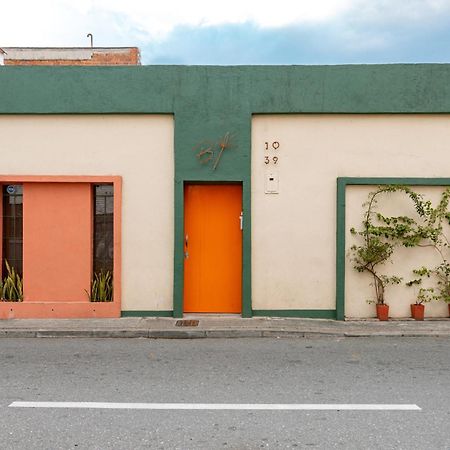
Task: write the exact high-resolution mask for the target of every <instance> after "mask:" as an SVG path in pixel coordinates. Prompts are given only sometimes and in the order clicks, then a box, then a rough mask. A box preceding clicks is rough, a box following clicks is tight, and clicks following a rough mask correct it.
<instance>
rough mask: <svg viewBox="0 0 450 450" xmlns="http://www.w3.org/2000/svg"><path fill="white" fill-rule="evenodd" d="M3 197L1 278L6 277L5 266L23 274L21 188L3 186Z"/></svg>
mask: <svg viewBox="0 0 450 450" xmlns="http://www.w3.org/2000/svg"><path fill="white" fill-rule="evenodd" d="M2 195H3V239H2V240H3V242H2V249H3V250H2V251H3V260H2V276H3V277H4V276H6V273H7V270H6V264H5V260H7V261H8V263H9V265H10V266H11V267H14V268H15V269H16V271H17V272H18V273H19V274H20V275H22V274H23V186H22V185H21V184H9V185H4V186H3V189H2Z"/></svg>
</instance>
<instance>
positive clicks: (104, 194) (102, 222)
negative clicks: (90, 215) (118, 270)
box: [93, 184, 114, 273]
mask: <svg viewBox="0 0 450 450" xmlns="http://www.w3.org/2000/svg"><path fill="white" fill-rule="evenodd" d="M93 194H94V273H98V272H101V271H108V270H109V271H110V272H113V268H114V186H113V185H112V184H96V185H94V187H93Z"/></svg>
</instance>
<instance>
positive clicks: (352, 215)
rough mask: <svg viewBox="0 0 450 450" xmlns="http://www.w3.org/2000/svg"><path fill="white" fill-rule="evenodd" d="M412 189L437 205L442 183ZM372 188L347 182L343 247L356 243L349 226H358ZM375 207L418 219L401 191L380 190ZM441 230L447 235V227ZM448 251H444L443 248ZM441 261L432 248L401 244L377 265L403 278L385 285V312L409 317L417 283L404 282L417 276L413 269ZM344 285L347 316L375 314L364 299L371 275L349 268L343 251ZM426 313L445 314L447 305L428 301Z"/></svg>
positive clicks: (425, 284)
mask: <svg viewBox="0 0 450 450" xmlns="http://www.w3.org/2000/svg"><path fill="white" fill-rule="evenodd" d="M412 189H413V190H414V191H415V192H417V193H419V194H422V195H423V198H424V199H428V200H431V201H432V203H433V205H434V206H437V204H438V203H439V200H440V198H441V193H442V192H443V190H444V189H445V188H443V187H412ZM375 190H376V186H347V189H346V214H345V216H346V223H347V229H346V235H345V238H346V243H347V245H346V248H347V251H348V250H349V249H350V247H351V246H352V245H353V244H356V245H358V244H360V243H361V242H362V241H361V239H360V238H359V237H355V236H352V234H351V233H350V228H351V227H354V228H355V229H356V230H361V229H362V220H363V214H364V211H365V209H364V208H363V206H362V205H363V204H364V203H366V202H367V199H368V196H369V194H370V193H371V192H373V191H375ZM376 211H378V212H380V213H382V214H383V215H385V216H387V217H392V216H408V217H411V218H413V219H415V220H417V222H418V223H423V222H421V219H420V217H419V216H418V215H417V213H416V211H415V210H414V206H413V204H412V202H411V201H410V200H409V199H408V197H406V196H405V194H403V193H393V194H380V196H379V198H378V200H377V205H376ZM445 232H446V235H447V236H448V237H450V233H449V229H448V227H445ZM446 253H447V254H448V253H449V252H448V251H447V252H446ZM440 262H441V260H440V258H439V254H438V253H437V251H436V250H435V249H433V248H429V247H425V248H418V247H415V248H404V247H397V248H396V249H395V252H394V254H393V257H392V261H391V262H389V263H386V264H384V265H383V266H382V267H379V268H378V269H379V273H381V274H385V275H389V276H390V275H396V276H399V277H401V278H402V279H403V282H402V283H401V284H399V285H393V286H388V287H387V288H386V292H385V297H386V303H387V304H389V315H390V316H391V317H409V316H410V315H411V311H410V306H409V305H410V304H411V303H414V302H415V299H416V295H417V293H418V288H417V287H407V286H405V282H407V281H410V280H412V279H415V278H417V276H416V275H414V273H413V269H418V268H420V267H423V266H426V267H430V268H431V267H436V266H437V265H438V264H439V263H440ZM345 272H346V286H345V298H346V302H345V312H346V316H347V317H354V318H361V317H363V318H364V317H375V315H376V314H375V308H374V306H373V305H372V304H369V303H368V302H367V300H373V298H374V288H373V286H372V285H371V284H372V278H371V277H370V276H369V275H368V274H361V273H358V272H357V271H356V270H354V269H353V263H352V261H351V252H349V251H348V252H347V258H346V268H345ZM433 285H434V284H433V280H431V279H430V280H427V279H426V278H425V279H424V282H423V287H424V288H427V287H433ZM425 308H426V316H427V317H447V316H448V306H447V304H446V303H443V302H435V301H434V302H430V303H427V304H426V306H425Z"/></svg>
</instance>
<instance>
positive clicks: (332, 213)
mask: <svg viewBox="0 0 450 450" xmlns="http://www.w3.org/2000/svg"><path fill="white" fill-rule="evenodd" d="M274 141H277V142H279V149H278V150H271V151H265V142H268V143H269V147H270V146H271V143H272V142H274ZM449 148H450V116H448V115H261V116H254V118H253V122H252V198H251V199H252V306H253V308H254V309H334V308H335V248H336V178H337V177H339V176H341V177H342V176H346V177H446V176H448V175H449V170H448V165H447V164H446V161H447V159H448V154H449V153H448V152H449V150H448V149H449ZM275 154H276V155H277V156H278V157H279V160H278V163H277V164H276V165H274V164H273V162H272V163H271V164H269V165H265V164H264V157H265V155H270V156H271V157H272V156H273V155H275ZM269 171H271V172H273V173H275V175H278V178H279V193H278V194H266V193H265V192H264V191H265V177H266V176H267V173H268V172H269ZM369 190H370V188H369ZM365 195H367V192H366V191H365V190H364V189H361V190H360V191H357V192H356V193H355V194H353V193H351V194H349V199H348V201H349V205H351V206H349V205H347V208H349V207H351V208H352V210H353V211H354V212H355V216H354V217H353V216H352V217H348V221H347V224H348V226H349V225H350V224H349V222H353V220H351V219H353V218H354V219H355V220H356V218H357V217H356V216H357V215H358V214H359V213H360V212H361V203H362V202H363V201H361V200H362V199H364V197H365ZM353 208H354V209H353ZM348 247H349V241H347V248H348ZM346 269H347V270H346V277H347V285H346V294H347V301H346V309H347V315H348V316H355V317H366V316H371V315H372V313H373V306H370V305H367V304H366V303H365V299H366V298H367V295H366V294H365V293H364V292H363V286H366V284H365V283H364V282H363V281H362V279H361V277H359V278H358V277H357V275H358V274H356V275H355V273H354V272H353V270H352V269H351V266H350V265H349V264H348V263H347V267H346ZM366 281H367V280H366ZM405 289H406V288H405ZM407 292H409V291H407ZM360 294H362V296H363V297H364V298H363V299H362V300H360V299H359V297H360ZM369 295H370V294H369ZM392 295H394V291H392ZM409 295H411V294H409ZM396 302H397V299H396ZM409 303H410V298H408V299H407V300H401V301H399V303H396V305H397V306H394V308H393V315H399V316H407V315H409V314H407V311H406V309H407V305H408V304H409ZM432 308H433V309H432V311H433V312H432V314H433V315H441V314H443V309H445V305H438V304H436V305H433V306H432Z"/></svg>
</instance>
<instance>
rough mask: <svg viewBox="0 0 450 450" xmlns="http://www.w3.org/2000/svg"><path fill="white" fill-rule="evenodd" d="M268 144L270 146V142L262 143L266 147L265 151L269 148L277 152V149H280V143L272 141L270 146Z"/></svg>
mask: <svg viewBox="0 0 450 450" xmlns="http://www.w3.org/2000/svg"><path fill="white" fill-rule="evenodd" d="M269 144H270V142H264V145H265V146H266V150H269V149H271V148H273V149H274V150H278V148H279V147H280V143H279V142H278V141H274V142H272V143H271V144H270V145H269Z"/></svg>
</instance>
